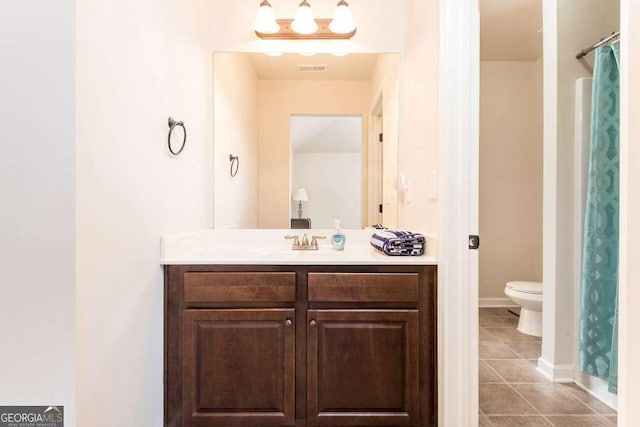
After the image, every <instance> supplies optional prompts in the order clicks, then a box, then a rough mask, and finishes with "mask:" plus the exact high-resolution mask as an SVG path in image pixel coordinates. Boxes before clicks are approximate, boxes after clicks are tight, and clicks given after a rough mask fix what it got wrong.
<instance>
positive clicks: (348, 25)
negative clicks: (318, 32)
mask: <svg viewBox="0 0 640 427" xmlns="http://www.w3.org/2000/svg"><path fill="white" fill-rule="evenodd" d="M355 29H356V23H355V22H354V21H353V15H352V14H351V9H350V8H349V4H348V3H347V2H346V1H345V0H340V2H339V3H338V6H337V7H336V10H335V11H334V12H333V21H331V23H330V24H329V30H331V32H332V33H336V34H349V33H351V32H353V31H354V30H355Z"/></svg>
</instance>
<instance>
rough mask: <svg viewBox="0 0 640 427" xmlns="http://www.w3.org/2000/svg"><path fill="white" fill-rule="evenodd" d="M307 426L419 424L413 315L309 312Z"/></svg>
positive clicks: (411, 312) (399, 312)
mask: <svg viewBox="0 0 640 427" xmlns="http://www.w3.org/2000/svg"><path fill="white" fill-rule="evenodd" d="M307 324H308V356H307V357H308V361H307V376H308V383H307V386H308V391H307V396H308V399H309V402H308V407H307V408H308V414H307V416H308V421H309V424H310V425H319V426H340V427H345V426H404V425H408V426H411V425H417V424H418V386H419V377H418V375H419V369H418V357H419V345H418V344H419V334H418V312H417V311H416V310H309V311H308V319H307Z"/></svg>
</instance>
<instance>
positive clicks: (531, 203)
mask: <svg viewBox="0 0 640 427" xmlns="http://www.w3.org/2000/svg"><path fill="white" fill-rule="evenodd" d="M480 235H481V236H482V250H481V251H480V285H479V286H480V303H481V304H482V303H483V302H485V303H488V304H492V303H494V304H496V303H499V302H500V301H495V300H496V299H503V300H505V301H504V302H506V303H510V302H511V301H510V300H508V298H506V296H505V294H504V286H505V284H506V282H508V281H511V280H529V281H542V68H541V64H540V62H537V61H531V62H524V61H522V62H501V61H483V62H481V63H480Z"/></svg>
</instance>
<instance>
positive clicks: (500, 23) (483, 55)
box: [480, 0, 542, 61]
mask: <svg viewBox="0 0 640 427" xmlns="http://www.w3.org/2000/svg"><path fill="white" fill-rule="evenodd" d="M541 29H542V0H480V59H481V60H483V61H535V60H537V59H538V58H540V57H541V56H542V31H541Z"/></svg>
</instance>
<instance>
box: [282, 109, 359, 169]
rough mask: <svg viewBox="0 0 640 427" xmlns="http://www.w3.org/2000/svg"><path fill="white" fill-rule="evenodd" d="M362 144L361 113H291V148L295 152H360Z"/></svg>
mask: <svg viewBox="0 0 640 427" xmlns="http://www.w3.org/2000/svg"><path fill="white" fill-rule="evenodd" d="M361 145H362V118H361V117H355V116H292V117H291V149H292V150H293V152H294V153H359V152H360V150H361ZM328 166H329V165H327V167H328Z"/></svg>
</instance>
